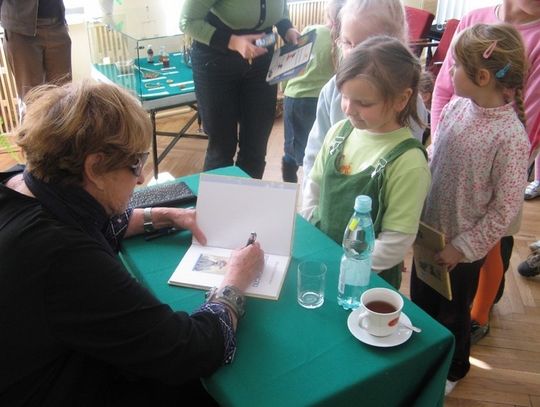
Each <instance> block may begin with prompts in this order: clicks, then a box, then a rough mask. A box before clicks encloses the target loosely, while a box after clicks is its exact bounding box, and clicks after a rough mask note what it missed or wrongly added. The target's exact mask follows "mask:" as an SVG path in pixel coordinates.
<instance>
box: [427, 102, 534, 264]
mask: <svg viewBox="0 0 540 407" xmlns="http://www.w3.org/2000/svg"><path fill="white" fill-rule="evenodd" d="M432 146H433V155H432V158H431V162H430V165H429V167H430V169H431V176H432V183H431V190H430V192H429V194H428V197H427V199H426V202H425V204H424V212H423V214H422V220H423V221H424V222H426V223H427V224H429V225H431V226H433V227H435V228H436V229H438V230H441V231H443V232H444V233H445V235H446V239H447V240H446V241H447V242H451V243H452V244H453V245H454V247H456V248H457V249H458V250H460V251H461V252H462V253H463V254H464V255H465V258H466V259H465V261H466V262H471V261H475V260H478V259H481V258H482V257H484V256H485V255H486V253H487V252H488V250H490V249H491V248H492V247H493V245H494V244H495V243H496V242H497V241H498V240H499V239H500V238H501V237H503V236H504V235H505V234H506V231H507V229H508V227H509V225H510V224H511V222H512V220H514V218H515V216H516V215H517V213H518V212H519V209H520V208H521V205H522V204H523V189H524V187H525V184H526V182H527V156H528V153H529V141H528V140H527V134H526V133H525V129H524V128H523V125H522V124H521V122H520V121H519V119H518V117H517V115H516V113H515V111H514V108H513V107H512V105H511V104H507V105H504V106H501V107H496V108H482V107H480V106H478V105H476V104H475V103H474V102H472V101H471V100H470V99H465V98H460V97H455V98H453V99H452V101H451V102H450V103H448V105H446V107H445V108H444V109H443V112H442V114H441V121H440V124H439V137H438V138H437V139H436V140H435V142H434V143H433V144H432Z"/></svg>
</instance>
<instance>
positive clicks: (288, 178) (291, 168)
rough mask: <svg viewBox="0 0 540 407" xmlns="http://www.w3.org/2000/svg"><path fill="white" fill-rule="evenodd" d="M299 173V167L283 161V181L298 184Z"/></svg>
mask: <svg viewBox="0 0 540 407" xmlns="http://www.w3.org/2000/svg"><path fill="white" fill-rule="evenodd" d="M297 171H298V165H296V164H291V163H289V162H287V161H285V160H281V176H282V177H283V181H285V182H294V183H297V182H298V175H296V172H297Z"/></svg>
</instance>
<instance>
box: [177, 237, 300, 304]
mask: <svg viewBox="0 0 540 407" xmlns="http://www.w3.org/2000/svg"><path fill="white" fill-rule="evenodd" d="M231 252H232V250H229V249H223V248H218V247H209V246H201V245H199V244H197V243H193V244H192V245H191V247H190V248H189V250H188V251H187V253H186V255H185V256H184V258H183V259H182V261H181V262H180V264H179V265H178V267H177V268H176V270H175V272H174V273H173V275H172V276H171V278H170V279H169V284H172V285H181V286H186V287H193V288H202V289H208V288H211V287H217V286H219V285H220V284H221V280H223V275H224V273H225V267H226V263H227V261H228V259H229V257H230V255H231ZM264 260H265V261H264V269H263V271H262V272H261V274H260V276H259V277H258V278H257V279H256V280H255V281H253V283H252V284H251V287H249V288H248V289H247V290H246V295H248V296H251V297H260V298H268V299H275V300H277V299H278V298H279V293H280V291H281V286H282V285H283V281H284V280H285V275H286V274H287V268H288V267H289V261H290V257H288V256H276V255H272V254H266V255H265V259H264Z"/></svg>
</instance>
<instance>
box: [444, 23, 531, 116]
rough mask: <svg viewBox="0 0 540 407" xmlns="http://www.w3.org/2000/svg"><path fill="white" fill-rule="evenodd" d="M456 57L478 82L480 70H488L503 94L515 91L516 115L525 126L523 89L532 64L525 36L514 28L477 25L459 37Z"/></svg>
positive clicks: (455, 47) (502, 25)
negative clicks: (526, 47)
mask: <svg viewBox="0 0 540 407" xmlns="http://www.w3.org/2000/svg"><path fill="white" fill-rule="evenodd" d="M453 54H454V59H456V61H458V62H459V63H460V64H461V65H462V66H463V68H464V71H465V72H466V74H467V77H468V78H469V79H470V80H471V81H473V82H474V83H476V84H477V81H476V76H477V73H478V71H479V70H480V69H487V70H488V71H489V72H490V74H491V76H492V77H493V78H494V80H495V83H496V85H497V87H498V88H499V89H501V91H504V90H511V91H513V93H514V100H515V104H516V110H517V111H516V113H517V115H518V117H519V120H521V122H522V123H523V125H525V123H526V118H525V107H524V104H523V87H524V83H525V78H526V75H527V69H528V63H527V57H526V54H525V46H524V44H523V40H522V38H521V35H520V34H519V32H518V31H517V30H516V29H515V28H514V27H513V26H512V25H510V24H476V25H473V26H472V27H469V28H467V29H465V30H463V31H462V32H461V33H459V35H458V36H457V37H456V38H455V40H454V46H453ZM505 94H506V93H505Z"/></svg>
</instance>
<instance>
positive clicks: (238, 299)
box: [206, 285, 246, 318]
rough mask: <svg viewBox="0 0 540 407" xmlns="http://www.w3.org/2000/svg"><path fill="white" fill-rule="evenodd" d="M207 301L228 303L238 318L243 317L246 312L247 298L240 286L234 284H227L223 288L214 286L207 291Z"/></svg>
mask: <svg viewBox="0 0 540 407" xmlns="http://www.w3.org/2000/svg"><path fill="white" fill-rule="evenodd" d="M206 301H207V302H221V303H222V304H225V305H228V306H229V307H230V308H231V309H232V311H233V312H234V313H235V314H236V316H237V318H242V317H243V316H244V314H245V313H246V310H245V307H244V306H245V304H246V299H245V298H244V295H243V294H242V293H241V292H240V290H239V289H238V288H236V287H235V286H233V285H226V286H225V287H222V288H217V287H214V288H212V289H210V290H209V291H207V292H206Z"/></svg>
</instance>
